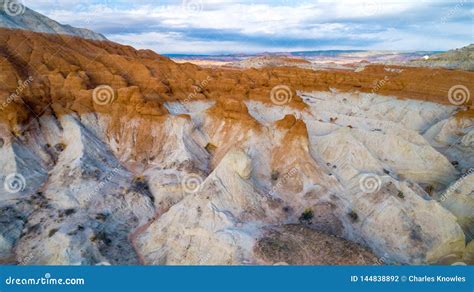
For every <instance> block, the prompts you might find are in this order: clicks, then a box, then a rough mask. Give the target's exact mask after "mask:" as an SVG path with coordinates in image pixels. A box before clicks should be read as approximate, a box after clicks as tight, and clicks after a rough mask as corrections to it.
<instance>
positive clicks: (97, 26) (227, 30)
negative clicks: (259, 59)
mask: <svg viewBox="0 0 474 292" xmlns="http://www.w3.org/2000/svg"><path fill="white" fill-rule="evenodd" d="M26 4H27V5H29V6H30V7H31V8H32V9H35V10H37V11H39V12H41V13H44V14H46V15H47V16H49V17H51V18H53V19H55V20H58V21H60V22H62V23H67V24H71V25H73V26H77V27H86V28H90V29H93V30H95V31H97V32H100V33H103V34H105V35H106V36H107V37H108V38H109V39H111V40H114V41H118V42H122V43H126V44H130V45H133V46H136V47H139V48H151V49H154V50H155V51H157V52H159V53H222V52H238V53H241V52H247V53H253V52H262V51H298V50H317V49H388V50H445V49H451V48H454V47H460V46H464V45H467V44H469V43H472V42H473V39H472V35H473V24H472V23H473V17H474V16H473V15H474V14H473V4H472V1H470V0H459V1H439V0H438V1H436V0H432V1H409V0H387V1H375V0H373V1H362V0H340V1H324V0H319V1H286V0H275V1H270V0H268V1H224V0H220V1H219V0H207V1H206V0H202V1H200V0H183V1H160V2H159V4H157V3H156V1H148V0H136V1H133V2H131V1H124V0H117V1H111V0H102V1H101V0H90V1H81V2H80V4H78V3H77V2H76V1H68V0H66V1H65V0H61V1H46V0H35V1H34V3H31V4H30V3H26Z"/></svg>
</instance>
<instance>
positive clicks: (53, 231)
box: [48, 228, 59, 237]
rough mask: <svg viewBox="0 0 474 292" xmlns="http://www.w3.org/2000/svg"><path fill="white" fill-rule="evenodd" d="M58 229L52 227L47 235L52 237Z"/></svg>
mask: <svg viewBox="0 0 474 292" xmlns="http://www.w3.org/2000/svg"><path fill="white" fill-rule="evenodd" d="M58 231H59V229H57V228H53V229H51V230H50V231H49V233H48V236H49V237H53V236H54V235H55V234H56V232H58Z"/></svg>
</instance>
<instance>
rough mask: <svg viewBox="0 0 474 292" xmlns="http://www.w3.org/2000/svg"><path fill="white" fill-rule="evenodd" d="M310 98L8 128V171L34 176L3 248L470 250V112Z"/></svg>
mask: <svg viewBox="0 0 474 292" xmlns="http://www.w3.org/2000/svg"><path fill="white" fill-rule="evenodd" d="M299 95H300V96H301V97H302V99H303V100H304V101H305V102H306V104H307V105H308V107H307V108H306V109H304V110H297V109H294V108H290V107H288V106H285V105H282V106H277V105H269V104H263V103H260V102H255V101H247V102H245V103H243V102H237V101H232V100H229V101H225V102H223V103H222V104H214V103H210V102H203V101H196V102H195V101H192V100H191V101H188V102H186V103H173V102H170V103H167V104H166V105H165V106H166V108H167V109H168V111H169V112H170V115H168V116H164V117H158V118H157V117H153V116H144V115H143V116H140V115H135V116H133V117H132V118H131V117H129V116H127V115H124V116H122V117H120V118H119V120H117V121H115V120H114V121H113V120H111V118H110V116H109V115H107V114H106V113H95V114H84V115H82V116H77V115H73V114H71V115H63V116H61V117H60V118H59V119H56V118H55V117H54V115H45V116H43V117H41V118H40V119H39V120H33V121H32V122H31V124H30V125H29V126H28V127H27V128H25V129H24V133H23V134H22V135H20V136H19V137H14V136H12V135H13V134H12V133H10V132H9V131H7V130H6V127H5V126H3V125H0V138H1V140H0V154H1V155H0V162H1V164H0V175H1V177H2V179H3V180H2V182H4V181H6V178H7V176H8V175H9V174H12V173H13V174H21V175H22V177H23V178H24V180H25V187H24V188H21V189H20V190H19V191H18V192H11V191H10V192H8V191H6V189H5V187H3V188H0V208H1V210H0V211H1V213H0V226H1V229H0V260H1V261H10V262H12V261H13V262H16V263H19V264H26V265H27V264H98V263H110V264H150V265H151V264H153V265H156V264H179V265H185V264H195V265H199V264H218V265H227V264H234V265H235V264H251V263H256V264H259V263H265V264H273V263H276V262H279V261H281V260H282V259H285V260H288V262H290V263H295V264H298V263H301V264H311V263H328V255H330V256H331V257H334V263H344V264H351V263H352V264H373V263H375V262H380V261H382V262H385V263H399V264H425V263H452V262H458V261H466V262H469V263H470V261H471V258H472V251H471V250H472V243H471V244H470V245H469V247H466V244H468V243H469V242H470V241H471V240H472V236H473V230H474V227H473V216H472V214H474V205H473V204H472V190H473V189H474V187H473V183H472V178H473V175H472V173H470V172H469V171H468V170H469V169H470V168H472V167H474V161H473V160H472V155H471V154H472V153H473V151H474V149H473V146H474V144H473V143H471V142H472V141H471V140H472V139H471V138H472V133H473V129H472V125H473V121H472V119H469V118H462V119H460V118H457V117H454V116H455V114H456V108H455V107H450V106H442V105H439V104H434V103H429V102H421V101H411V100H397V99H395V98H391V97H385V96H378V95H376V94H359V93H338V92H336V91H331V92H313V93H299ZM282 232H283V233H285V234H282ZM302 238H324V241H325V242H332V243H333V244H328V245H319V243H312V242H310V241H308V240H302ZM342 238H344V239H342ZM346 240H348V241H346ZM323 246H324V250H326V251H328V252H325V253H324V252H321V249H319V248H320V247H321V248H322V247H323ZM349 246H350V247H349ZM332 247H333V248H334V249H333V250H331V248H332ZM337 248H339V249H348V250H353V251H354V253H355V254H358V255H361V256H360V257H359V256H357V259H356V258H355V257H354V258H347V257H346V258H345V260H344V259H342V258H341V257H338V256H335V255H336V254H341V252H340V250H338V249H337ZM365 249H367V250H365ZM308 253H311V254H308ZM371 253H373V254H375V256H377V257H378V258H379V259H383V260H380V261H374V258H375V257H373V256H372V257H371V256H370V255H371ZM293 256H294V258H292V257H293ZM361 259H363V260H361ZM447 259H448V260H447ZM329 263H330V262H329Z"/></svg>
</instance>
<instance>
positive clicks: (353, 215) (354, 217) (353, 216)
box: [347, 210, 359, 222]
mask: <svg viewBox="0 0 474 292" xmlns="http://www.w3.org/2000/svg"><path fill="white" fill-rule="evenodd" d="M347 215H348V216H349V218H351V221H352V222H357V220H359V215H357V213H356V212H355V211H353V210H351V211H350V212H349V213H348V214H347Z"/></svg>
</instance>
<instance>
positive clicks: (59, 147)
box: [54, 143, 66, 152]
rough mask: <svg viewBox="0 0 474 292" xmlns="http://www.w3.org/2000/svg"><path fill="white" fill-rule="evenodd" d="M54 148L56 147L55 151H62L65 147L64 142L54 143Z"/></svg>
mask: <svg viewBox="0 0 474 292" xmlns="http://www.w3.org/2000/svg"><path fill="white" fill-rule="evenodd" d="M54 149H56V151H58V152H63V151H64V149H66V144H64V143H58V144H56V145H54Z"/></svg>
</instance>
